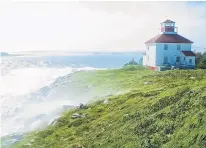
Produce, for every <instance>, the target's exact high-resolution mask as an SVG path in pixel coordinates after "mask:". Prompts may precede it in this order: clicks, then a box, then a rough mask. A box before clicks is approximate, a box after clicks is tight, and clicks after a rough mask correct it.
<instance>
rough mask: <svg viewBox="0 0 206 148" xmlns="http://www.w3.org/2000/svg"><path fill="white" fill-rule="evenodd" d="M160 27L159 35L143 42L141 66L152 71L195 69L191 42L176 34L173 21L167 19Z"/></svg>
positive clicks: (176, 29)
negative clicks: (144, 48) (143, 52)
mask: <svg viewBox="0 0 206 148" xmlns="http://www.w3.org/2000/svg"><path fill="white" fill-rule="evenodd" d="M160 25H161V26H160V32H159V34H158V35H156V36H155V37H153V38H151V39H150V40H148V41H146V42H145V44H146V52H145V55H144V56H143V65H144V66H146V67H148V68H150V69H152V70H161V69H164V68H167V69H171V67H177V68H195V54H194V52H192V51H191V45H192V43H193V42H192V41H190V40H188V39H187V38H185V37H183V36H181V35H179V34H178V28H177V27H176V26H175V22H174V21H171V20H168V19H167V20H165V21H164V22H162V23H160Z"/></svg>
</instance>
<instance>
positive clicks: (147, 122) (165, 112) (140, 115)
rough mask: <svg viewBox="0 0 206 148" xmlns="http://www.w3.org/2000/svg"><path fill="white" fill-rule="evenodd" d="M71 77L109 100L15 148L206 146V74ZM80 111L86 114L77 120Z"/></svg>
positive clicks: (129, 71)
mask: <svg viewBox="0 0 206 148" xmlns="http://www.w3.org/2000/svg"><path fill="white" fill-rule="evenodd" d="M70 79H71V80H72V81H73V83H74V84H75V83H78V86H79V88H81V89H83V88H87V87H88V86H91V88H90V89H91V93H92V92H93V93H94V92H95V93H96V96H99V94H105V95H108V97H106V98H107V100H108V101H106V103H104V102H105V101H104V99H105V98H102V97H100V98H99V99H100V100H99V101H95V102H91V103H90V104H88V105H87V106H86V107H84V108H82V109H80V108H77V109H72V110H68V111H66V112H64V113H63V114H62V116H61V117H60V118H59V119H58V120H57V121H56V123H55V124H54V125H53V126H49V127H48V128H46V129H44V130H41V131H34V132H33V133H29V134H28V135H26V136H25V137H24V138H23V140H22V141H21V142H19V143H17V144H16V145H15V146H14V147H15V148H26V147H32V148H83V147H86V148H97V147H98V148H107V147H109V148H113V147H115V148H116V147H119V148H122V147H124V148H133V147H134V148H137V147H140V148H146V147H148V148H149V147H150V148H159V147H163V148H171V147H174V148H177V147H182V148H183V147H185V148H189V147H191V148H203V147H205V145H206V71H205V70H187V71H185V70H175V71H166V72H152V71H149V70H145V69H142V68H135V67H126V68H122V69H119V70H102V71H96V72H95V71H90V72H83V71H82V72H78V73H75V74H74V75H73V76H72V77H71V78H70ZM108 92H109V93H108ZM112 92H115V93H112ZM110 94H112V95H110ZM105 95H103V96H105ZM96 99H97V98H96ZM74 113H78V114H80V115H83V114H84V115H85V116H84V117H82V118H75V119H73V118H71V117H72V115H73V114H74Z"/></svg>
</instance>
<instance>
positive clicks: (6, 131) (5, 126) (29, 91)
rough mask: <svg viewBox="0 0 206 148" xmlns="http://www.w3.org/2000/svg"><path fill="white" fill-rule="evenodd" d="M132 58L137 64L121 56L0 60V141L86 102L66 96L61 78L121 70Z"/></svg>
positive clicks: (127, 55) (137, 56) (130, 56)
mask: <svg viewBox="0 0 206 148" xmlns="http://www.w3.org/2000/svg"><path fill="white" fill-rule="evenodd" d="M133 58H134V59H135V60H136V61H137V62H138V61H139V60H140V58H141V55H140V54H138V53H121V54H79V55H78V54H77V55H64V56H47V55H43V56H41V55H38V56H24V55H22V56H6V57H1V92H0V97H1V100H0V101H1V137H2V136H5V135H11V134H13V133H24V132H28V131H32V130H34V129H36V128H39V127H40V126H42V125H48V124H49V123H50V122H51V121H52V119H54V118H56V117H57V116H58V115H59V114H60V113H61V112H62V111H63V108H62V107H63V106H71V107H72V106H74V105H77V104H79V103H81V102H82V101H84V102H86V101H89V99H90V98H87V99H86V100H79V99H75V98H74V97H72V96H71V94H72V93H70V95H69V91H68V90H69V88H65V89H63V88H64V87H59V86H58V85H63V84H64V82H61V81H66V79H63V77H64V76H67V75H68V74H71V73H74V72H75V71H79V70H96V69H108V68H121V67H122V66H123V65H124V64H125V63H127V62H129V61H130V60H132V59H133ZM61 78H62V79H61ZM71 83H72V82H71ZM57 87H58V88H61V89H57ZM65 87H68V86H65ZM80 93H81V92H80ZM91 99H92V98H91Z"/></svg>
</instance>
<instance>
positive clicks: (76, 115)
mask: <svg viewBox="0 0 206 148" xmlns="http://www.w3.org/2000/svg"><path fill="white" fill-rule="evenodd" d="M75 118H81V115H80V114H78V113H74V114H73V115H72V119H75Z"/></svg>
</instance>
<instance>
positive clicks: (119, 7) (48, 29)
mask: <svg viewBox="0 0 206 148" xmlns="http://www.w3.org/2000/svg"><path fill="white" fill-rule="evenodd" d="M0 3H1V4H0V51H31V50H33V51H34V50H35V51H37V50H38V51H40V50H46V51H49V50H55V51H57V50H67V51H139V50H144V49H145V45H144V42H145V41H147V40H149V39H150V38H152V37H154V36H155V35H157V33H158V28H159V27H160V23H161V22H162V21H164V20H165V19H166V16H167V19H171V20H173V21H175V22H176V26H177V27H178V31H179V34H180V35H182V36H184V37H186V38H188V39H190V40H192V41H193V42H194V44H193V46H198V47H201V48H194V49H196V50H202V51H203V48H206V2H201V3H200V2H39V1H37V2H32V1H29V0H28V1H27V2H26V1H13V2H9V1H7V0H3V1H1V2H0Z"/></svg>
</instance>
